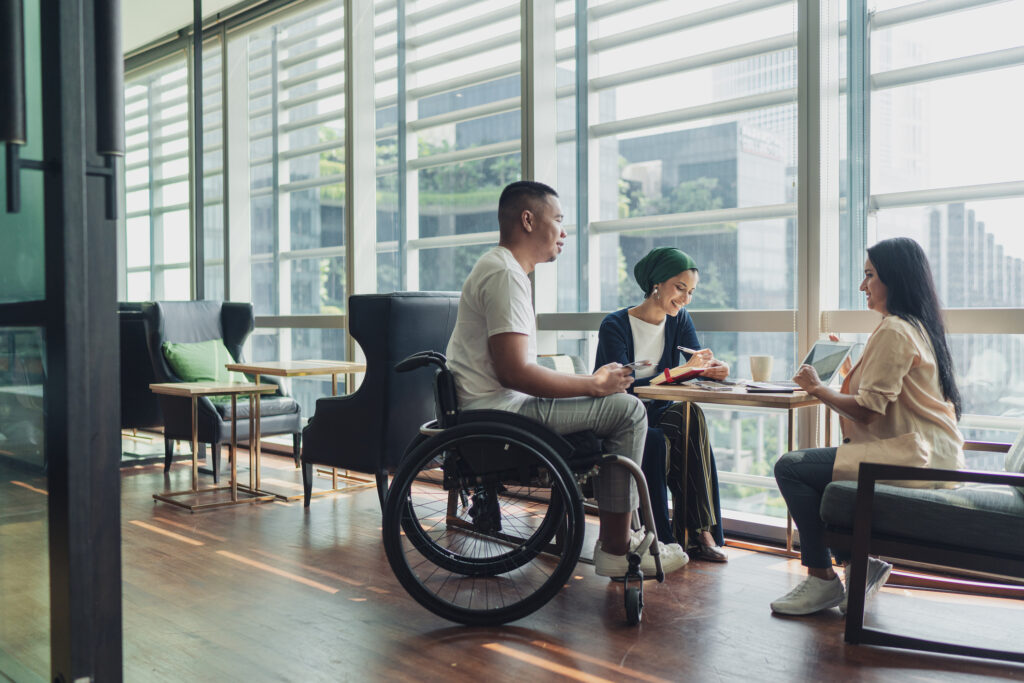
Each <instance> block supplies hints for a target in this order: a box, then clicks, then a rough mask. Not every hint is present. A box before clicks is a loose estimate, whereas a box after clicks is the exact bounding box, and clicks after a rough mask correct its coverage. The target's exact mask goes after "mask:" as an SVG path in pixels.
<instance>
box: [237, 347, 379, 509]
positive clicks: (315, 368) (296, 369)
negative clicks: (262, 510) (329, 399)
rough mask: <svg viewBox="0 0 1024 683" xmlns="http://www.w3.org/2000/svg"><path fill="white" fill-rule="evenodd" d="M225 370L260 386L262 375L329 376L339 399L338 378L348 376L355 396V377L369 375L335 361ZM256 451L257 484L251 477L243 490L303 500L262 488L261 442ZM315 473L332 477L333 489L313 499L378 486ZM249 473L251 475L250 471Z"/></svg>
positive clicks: (334, 471)
mask: <svg viewBox="0 0 1024 683" xmlns="http://www.w3.org/2000/svg"><path fill="white" fill-rule="evenodd" d="M225 367H226V368H227V369H228V370H230V371H232V372H242V373H245V374H248V375H253V377H254V380H255V381H256V383H257V384H258V383H259V381H260V376H261V375H270V376H272V377H311V376H314V375H330V376H331V396H337V395H338V375H345V391H346V393H352V375H354V374H356V373H359V372H366V364H365V363H355V362H352V361H336V360H285V361H265V362H254V363H228V364H227V365H226V366H225ZM259 403H260V397H259V396H256V405H257V408H256V410H257V412H258V411H259ZM254 448H255V451H256V457H255V464H254V465H252V467H253V468H255V470H256V474H255V481H253V480H252V477H251V476H250V482H249V486H248V487H243V488H242V490H243V491H245V492H246V493H251V494H254V495H271V496H274V497H275V498H277V499H279V500H284V501H293V500H300V499H301V498H302V497H303V494H301V493H295V494H292V493H281V492H278V491H270V490H267V489H265V488H263V484H262V471H261V468H260V459H261V455H262V451H261V446H260V441H259V439H257V440H256V443H255V445H253V442H252V441H250V442H249V452H250V454H251V453H252V451H253V449H254ZM295 456H296V458H298V453H296V454H295ZM315 469H316V472H317V473H321V472H322V473H324V474H327V475H329V476H330V477H331V488H329V489H319V490H314V491H313V493H312V496H313V497H316V496H325V495H327V494H329V493H337V492H339V491H351V490H353V489H359V488H366V487H369V486H376V482H375V481H373V480H370V479H363V478H361V477H356V476H353V475H351V474H349V473H348V472H347V471H346V472H345V473H344V474H339V473H338V470H337V469H336V468H331V469H329V470H321V469H319V468H315ZM250 472H252V469H251V468H250ZM339 480H341V481H343V482H346V485H345V486H338V481H339Z"/></svg>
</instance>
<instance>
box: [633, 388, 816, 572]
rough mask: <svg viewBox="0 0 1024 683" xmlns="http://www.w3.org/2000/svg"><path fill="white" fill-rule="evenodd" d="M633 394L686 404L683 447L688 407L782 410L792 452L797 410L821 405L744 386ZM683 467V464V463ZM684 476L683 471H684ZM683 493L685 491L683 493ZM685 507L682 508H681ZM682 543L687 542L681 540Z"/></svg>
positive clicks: (804, 396) (789, 526)
mask: <svg viewBox="0 0 1024 683" xmlns="http://www.w3.org/2000/svg"><path fill="white" fill-rule="evenodd" d="M635 393H636V395H637V396H639V397H640V398H648V399H654V400H658V401H677V402H682V403H685V404H687V410H686V428H685V435H684V437H683V438H684V439H685V443H686V444H687V447H689V443H690V410H689V404H690V403H707V404H717V405H730V406H749V407H752V408H776V409H781V410H785V411H786V413H787V420H786V434H787V437H786V444H787V450H788V451H792V450H793V449H794V448H795V446H796V444H795V443H794V436H795V435H794V426H795V423H796V410H797V408H807V407H811V406H817V405H821V401H819V400H818V399H816V398H814V397H813V396H811V395H810V394H808V393H807V392H806V391H793V392H785V393H778V394H765V393H747V391H746V389H745V388H744V387H743V386H735V387H732V388H730V389H729V391H710V390H708V389H699V388H697V387H688V386H686V385H685V384H657V385H653V386H646V387H637V388H636V390H635ZM831 442H832V420H831V415H830V414H829V409H828V406H826V407H825V443H826V444H828V443H831ZM683 467H684V468H685V467H686V463H685V462H684V463H683ZM684 472H685V469H684ZM684 490H685V489H684ZM684 507H685V505H684ZM683 541H684V543H685V541H686V539H683ZM786 551H787V552H789V553H792V552H793V517H792V516H791V515H790V514H789V511H788V510H787V511H786Z"/></svg>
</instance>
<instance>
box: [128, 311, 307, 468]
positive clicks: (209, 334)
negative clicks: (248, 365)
mask: <svg viewBox="0 0 1024 683" xmlns="http://www.w3.org/2000/svg"><path fill="white" fill-rule="evenodd" d="M142 313H143V316H144V317H145V319H146V325H147V329H148V334H149V344H148V347H149V353H150V361H151V363H152V367H153V374H154V376H155V380H156V381H157V382H181V381H183V380H182V379H181V378H179V377H178V376H177V375H175V374H174V371H173V370H171V367H170V366H169V365H168V363H167V360H166V359H165V358H164V354H163V349H162V347H163V343H164V342H176V343H195V342H201V341H207V340H210V339H223V340H224V346H225V347H227V350H228V352H229V353H230V354H231V357H232V358H234V359H235V360H236V361H239V362H240V361H242V360H243V359H242V344H243V343H245V340H246V339H247V338H248V336H249V334H250V333H251V332H252V330H253V327H254V322H255V321H254V318H253V312H252V304H247V303H230V302H220V301H157V302H147V303H144V304H142ZM260 381H261V382H264V383H276V384H280V383H279V382H277V381H276V379H275V378H271V377H261V378H260ZM159 398H160V407H161V410H162V411H163V415H164V471H167V469H168V468H169V467H170V465H171V455H172V453H173V447H174V446H173V444H174V441H175V440H188V441H191V439H192V409H191V406H192V404H191V400H190V399H188V398H183V397H178V396H164V395H161V396H160V397H159ZM230 413H231V405H230V404H226V403H219V402H218V403H215V402H213V401H211V400H210V399H208V398H206V397H205V396H203V397H200V399H199V417H198V420H199V425H198V434H199V442H200V443H203V444H211V449H212V457H211V458H210V465H211V467H212V469H213V480H214V481H215V482H216V481H220V451H221V448H220V447H221V444H224V443H228V442H229V441H230V440H231V421H230ZM260 433H261V434H262V435H263V436H271V435H274V434H291V435H292V445H293V447H294V448H295V452H296V453H298V452H299V448H300V445H301V438H302V417H301V415H300V412H299V404H298V403H296V402H295V400H294V399H292V398H291V397H289V396H287V395H285V394H284V392H283V390H282V389H280V388H279V389H278V392H277V393H276V394H273V395H271V396H265V397H264V398H262V399H261V401H260ZM238 439H239V442H241V443H245V442H246V441H248V439H249V405H248V402H247V401H243V402H240V403H239V404H238Z"/></svg>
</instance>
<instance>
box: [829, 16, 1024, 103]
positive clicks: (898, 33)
mask: <svg viewBox="0 0 1024 683" xmlns="http://www.w3.org/2000/svg"><path fill="white" fill-rule="evenodd" d="M843 4H845V3H843ZM897 4H905V3H895V2H892V0H876V2H869V3H868V5H869V6H870V5H874V6H875V7H874V8H873V9H876V10H878V11H883V10H884V9H889V8H891V7H894V6H896V5H897ZM979 4H981V3H979ZM1022 22H1024V3H1022V2H1020V0H1015V1H1013V2H995V3H987V4H986V5H985V6H983V7H974V8H969V9H965V10H962V11H958V12H945V13H943V14H941V15H939V16H937V17H929V18H927V19H919V20H917V21H912V22H904V23H899V24H896V25H894V26H887V27H885V28H883V29H880V30H877V31H874V32H872V34H871V64H872V71H875V72H878V71H888V70H890V69H903V68H906V67H909V66H918V65H920V64H927V63H931V62H938V61H943V60H946V59H956V58H958V57H966V56H968V55H975V54H981V53H984V52H994V51H996V50H1005V49H1007V48H1014V47H1018V46H1020V45H1021V44H1022V43H1021V34H1020V26H1021V23H1022ZM960 106H961V107H963V108H965V109H966V108H968V107H970V109H971V110H972V113H974V114H976V113H978V112H976V111H974V109H975V108H974V106H973V102H972V100H970V99H965V100H964V101H963V102H962V103H961V104H960Z"/></svg>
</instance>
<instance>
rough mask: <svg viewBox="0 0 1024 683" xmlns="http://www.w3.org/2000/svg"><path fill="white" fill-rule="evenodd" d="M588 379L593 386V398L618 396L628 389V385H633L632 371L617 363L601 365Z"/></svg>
mask: <svg viewBox="0 0 1024 683" xmlns="http://www.w3.org/2000/svg"><path fill="white" fill-rule="evenodd" d="M590 377H591V379H592V380H593V384H594V388H593V394H592V395H593V396H608V395H609V394H619V393H622V392H624V391H625V390H626V389H628V388H629V385H630V384H632V383H633V371H632V369H630V368H627V367H624V366H622V365H619V364H618V363H609V364H608V365H603V366H601V367H599V368H598V369H597V371H596V372H595V373H594V374H593V375H591V376H590Z"/></svg>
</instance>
